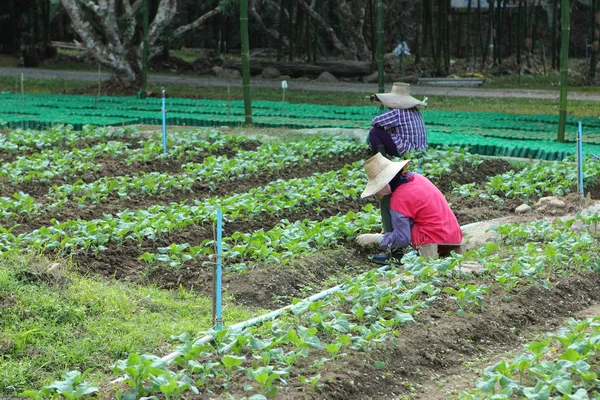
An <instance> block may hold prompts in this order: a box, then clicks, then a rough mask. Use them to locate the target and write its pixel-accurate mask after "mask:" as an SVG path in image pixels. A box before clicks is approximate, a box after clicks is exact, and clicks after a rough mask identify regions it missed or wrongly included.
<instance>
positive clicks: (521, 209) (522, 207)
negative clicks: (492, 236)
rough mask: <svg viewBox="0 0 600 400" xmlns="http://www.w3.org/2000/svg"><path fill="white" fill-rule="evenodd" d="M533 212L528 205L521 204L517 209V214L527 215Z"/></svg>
mask: <svg viewBox="0 0 600 400" xmlns="http://www.w3.org/2000/svg"><path fill="white" fill-rule="evenodd" d="M529 211H531V207H530V206H529V205H527V204H521V205H520V206H519V207H517V208H515V214H525V213H528V212H529Z"/></svg>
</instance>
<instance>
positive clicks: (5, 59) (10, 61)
mask: <svg viewBox="0 0 600 400" xmlns="http://www.w3.org/2000/svg"><path fill="white" fill-rule="evenodd" d="M16 66H17V57H14V56H8V55H6V54H0V67H8V68H15V67H16Z"/></svg>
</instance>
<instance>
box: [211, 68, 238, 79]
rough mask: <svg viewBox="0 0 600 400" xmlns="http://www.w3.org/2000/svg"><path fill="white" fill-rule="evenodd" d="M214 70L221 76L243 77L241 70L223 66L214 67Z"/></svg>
mask: <svg viewBox="0 0 600 400" xmlns="http://www.w3.org/2000/svg"><path fill="white" fill-rule="evenodd" d="M212 71H213V73H214V74H215V75H216V76H218V77H219V78H225V79H240V78H241V77H242V74H240V71H237V70H234V69H223V68H221V67H213V69H212Z"/></svg>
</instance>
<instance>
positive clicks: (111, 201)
mask: <svg viewBox="0 0 600 400" xmlns="http://www.w3.org/2000/svg"><path fill="white" fill-rule="evenodd" d="M364 157H365V154H364V153H357V154H354V155H348V156H345V157H337V158H325V159H322V160H317V161H316V162H313V163H310V164H307V165H305V166H302V167H299V166H292V167H289V168H284V169H281V170H278V171H271V172H264V173H261V174H258V175H256V176H254V177H252V178H251V179H243V180H228V181H222V182H220V183H219V184H218V186H217V187H216V188H215V189H214V190H211V189H210V187H209V186H208V185H206V184H202V183H199V182H198V183H196V184H194V185H193V186H192V187H191V188H190V190H189V191H188V190H181V191H170V192H166V193H159V194H157V195H154V196H151V197H132V198H130V199H120V198H118V196H117V195H116V194H114V195H112V196H109V197H108V198H107V199H105V200H104V201H102V202H100V203H98V204H89V205H88V206H87V207H85V208H81V207H79V204H77V203H76V202H69V203H67V204H65V205H64V206H63V207H62V208H61V209H59V210H56V211H53V212H52V213H51V214H50V213H45V214H41V215H39V216H36V217H34V218H31V219H24V220H23V221H21V224H22V225H21V226H19V227H18V228H16V229H15V233H23V232H30V231H32V230H34V229H38V228H40V227H42V226H46V225H49V224H50V223H51V221H52V219H57V220H62V221H68V220H73V219H78V218H79V219H85V220H87V219H94V218H98V217H99V216H102V215H104V214H116V213H118V212H120V211H123V210H125V209H129V210H131V211H134V210H137V209H142V208H147V207H149V206H152V205H156V204H169V203H173V202H182V201H189V202H192V201H194V200H199V199H203V198H207V197H219V196H227V195H231V194H234V193H244V192H247V191H248V190H250V189H253V188H256V187H259V186H264V185H266V184H267V183H269V182H271V181H274V180H277V179H289V178H290V176H293V177H295V178H304V177H307V176H310V175H312V174H314V173H318V172H326V171H330V170H336V169H339V168H341V167H343V166H344V165H346V164H351V163H353V162H356V161H357V160H361V159H363V158H364ZM32 187H34V190H35V187H36V186H35V185H32ZM26 193H27V192H26ZM29 193H31V192H29Z"/></svg>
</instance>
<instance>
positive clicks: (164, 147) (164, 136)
mask: <svg viewBox="0 0 600 400" xmlns="http://www.w3.org/2000/svg"><path fill="white" fill-rule="evenodd" d="M161 90H162V115H163V116H162V123H163V127H162V128H163V154H167V105H166V100H165V94H166V90H165V88H164V87H163V88H161Z"/></svg>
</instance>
